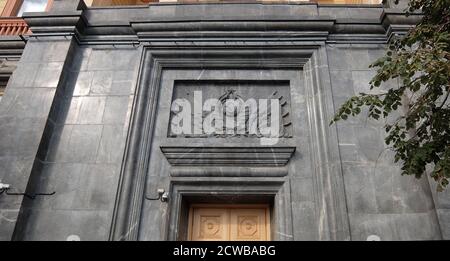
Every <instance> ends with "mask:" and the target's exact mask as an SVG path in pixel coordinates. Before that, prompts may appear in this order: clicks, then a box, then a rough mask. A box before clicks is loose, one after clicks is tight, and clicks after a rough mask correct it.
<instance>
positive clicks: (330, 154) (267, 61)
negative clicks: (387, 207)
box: [110, 42, 349, 240]
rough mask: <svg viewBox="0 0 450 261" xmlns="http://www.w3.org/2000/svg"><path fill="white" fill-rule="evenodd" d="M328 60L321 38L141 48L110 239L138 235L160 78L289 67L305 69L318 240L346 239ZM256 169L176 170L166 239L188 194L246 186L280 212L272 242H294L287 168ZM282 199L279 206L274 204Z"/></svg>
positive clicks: (171, 183) (229, 192)
mask: <svg viewBox="0 0 450 261" xmlns="http://www.w3.org/2000/svg"><path fill="white" fill-rule="evenodd" d="M327 64H328V62H327V54H326V52H325V49H324V45H323V44H321V43H318V42H309V43H308V42H305V44H302V45H285V46H280V45H279V44H278V45H277V46H275V47H274V46H270V45H265V46H257V45H252V44H248V43H244V45H240V46H235V45H234V46H227V44H226V43H224V44H223V45H219V46H196V47H195V46H191V47H186V48H179V47H170V46H165V47H155V46H144V47H143V48H142V58H141V68H140V74H139V81H138V86H137V87H138V88H137V90H136V92H137V93H136V100H135V102H134V104H133V112H132V116H131V117H132V122H131V127H130V129H129V134H128V143H127V147H126V152H125V159H124V163H123V167H122V173H121V178H120V186H119V190H118V196H117V199H116V205H115V211H114V217H113V222H112V227H111V233H110V239H111V240H138V239H139V231H140V227H141V226H142V224H141V220H142V216H143V213H142V210H143V204H144V194H145V191H146V190H147V189H146V187H147V185H146V184H147V179H148V175H149V169H150V163H149V160H150V157H151V155H150V151H151V150H150V148H151V146H152V142H153V133H154V130H155V122H156V116H157V110H158V98H159V91H160V89H162V88H164V86H163V84H164V83H162V82H161V79H162V75H163V73H164V72H167V71H170V70H173V69H183V70H195V69H197V70H198V69H201V70H204V69H208V70H214V69H222V70H223V69H232V70H268V69H271V70H284V69H286V70H295V71H297V72H298V73H300V75H301V77H302V80H303V84H304V88H305V98H306V104H307V115H304V116H305V117H307V122H308V128H309V130H308V131H309V134H310V135H309V138H310V146H311V148H310V149H309V151H311V155H310V157H311V160H312V163H311V164H312V166H313V172H314V173H313V177H314V184H315V185H314V189H313V190H314V197H315V204H316V207H315V208H316V209H317V210H319V211H318V212H319V216H317V219H318V221H317V223H318V227H317V228H315V229H317V230H318V234H319V235H318V238H319V239H321V240H345V239H349V228H348V217H347V212H346V204H345V195H344V188H343V181H342V173H341V171H342V170H341V166H340V160H339V150H338V141H337V133H336V129H335V128H334V127H331V128H330V127H329V126H328V125H329V120H330V119H329V118H328V117H329V115H332V113H333V111H334V108H333V106H332V105H333V101H332V97H331V84H330V77H329V71H328V66H327ZM290 80H294V79H290ZM297 80H298V79H297ZM275 169H276V168H275ZM259 170H263V171H260V172H259V173H256V174H255V173H250V174H244V175H242V173H240V174H230V176H231V177H226V178H223V177H222V178H221V177H220V175H223V173H221V174H220V175H219V176H218V177H215V178H214V179H211V177H208V176H207V175H206V176H204V175H203V174H204V173H203V174H202V171H201V170H199V169H195V168H194V170H192V172H189V170H188V171H187V172H186V171H184V172H183V171H180V172H178V173H177V172H176V171H175V173H171V174H170V177H169V179H170V181H169V182H168V183H169V187H170V193H171V197H170V201H169V203H168V207H167V212H168V213H166V214H165V216H166V218H165V223H164V225H163V227H164V229H165V230H166V232H164V233H163V234H165V235H166V236H165V237H166V238H165V239H168V240H177V238H178V235H177V233H178V230H179V229H178V227H177V226H178V224H179V223H180V222H179V220H178V218H179V217H180V211H181V205H182V202H183V196H194V194H195V195H197V196H199V195H203V196H207V195H208V194H217V193H218V192H219V194H221V193H222V195H223V196H224V197H227V196H230V195H233V194H234V195H237V194H245V193H246V192H244V191H247V192H248V191H254V193H250V194H251V195H253V196H255V195H260V196H269V197H271V198H273V199H275V200H274V202H275V206H274V211H275V213H278V214H276V216H275V225H274V226H275V228H274V229H276V230H277V231H278V232H279V233H278V234H279V235H284V236H280V237H277V236H276V235H275V240H292V229H293V228H292V215H291V213H290V211H291V209H292V206H291V202H290V199H289V195H290V193H289V192H288V191H286V190H288V189H289V187H290V186H289V179H288V178H287V176H286V175H287V173H284V174H283V173H282V174H281V175H280V174H279V173H278V174H276V173H277V172H276V171H275V172H274V173H275V175H274V174H270V170H269V171H267V169H265V168H260V169H259ZM250 172H251V171H250ZM180 173H181V174H180ZM198 173H200V176H198ZM177 175H178V176H177ZM202 175H203V177H202ZM277 175H278V176H277ZM192 177H195V178H192ZM213 183H214V184H213ZM199 184H200V185H199ZM203 185H204V186H203ZM212 188H213V189H214V191H213V190H212ZM280 199H281V200H280ZM277 204H278V205H279V206H280V207H277ZM281 206H282V207H281ZM277 216H278V217H277ZM161 239H163V238H161Z"/></svg>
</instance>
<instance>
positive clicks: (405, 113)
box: [332, 0, 450, 191]
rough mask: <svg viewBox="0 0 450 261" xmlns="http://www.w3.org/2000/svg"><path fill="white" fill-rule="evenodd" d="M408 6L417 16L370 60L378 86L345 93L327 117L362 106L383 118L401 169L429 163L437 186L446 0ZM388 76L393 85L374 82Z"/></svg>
mask: <svg viewBox="0 0 450 261" xmlns="http://www.w3.org/2000/svg"><path fill="white" fill-rule="evenodd" d="M413 12H416V13H417V12H421V13H422V14H423V19H422V20H421V22H419V23H418V24H417V26H415V27H414V28H412V29H411V30H410V31H409V32H408V33H407V34H406V35H405V36H404V37H401V38H397V39H395V40H394V41H393V42H392V43H391V44H390V46H389V50H388V51H387V53H386V55H385V56H384V57H382V58H380V59H378V60H377V61H376V62H375V63H373V64H372V65H371V67H374V68H377V73H376V75H375V76H374V78H373V79H372V80H371V82H370V89H371V90H373V91H374V90H375V89H378V90H379V92H376V93H377V94H373V91H372V92H371V93H360V94H359V95H357V96H354V97H351V98H350V99H349V100H348V101H346V102H345V103H344V104H343V105H342V106H341V107H340V109H339V110H338V111H337V113H336V115H335V117H334V119H333V121H332V123H334V122H336V121H338V120H346V119H347V118H348V117H349V116H356V115H358V114H360V113H361V109H362V108H363V107H366V108H368V117H369V118H372V119H375V120H381V119H384V120H385V121H386V122H387V123H386V125H385V131H386V134H387V136H386V139H385V142H386V144H387V145H389V146H390V148H391V149H393V150H394V152H395V161H396V162H401V164H402V175H414V176H415V177H417V178H420V177H422V176H423V173H425V170H426V168H427V166H430V167H431V168H432V172H431V177H433V178H434V180H435V181H436V182H437V189H438V191H442V190H443V189H444V188H445V187H446V186H447V185H448V184H449V179H450V102H449V99H448V98H449V93H450V83H449V79H450V62H449V60H450V54H449V46H450V0H411V1H410V2H409V5H408V10H407V15H411V14H412V13H413ZM392 79H396V80H397V81H398V82H399V84H398V85H397V87H392V88H380V87H381V86H382V83H383V82H386V81H388V80H392ZM394 115H400V116H398V117H395V119H393V117H394Z"/></svg>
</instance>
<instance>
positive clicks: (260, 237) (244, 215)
mask: <svg viewBox="0 0 450 261" xmlns="http://www.w3.org/2000/svg"><path fill="white" fill-rule="evenodd" d="M266 227H267V224H266V210H265V209H232V210H231V212H230V240H233V241H243V240H244V241H264V240H268V238H267V231H266Z"/></svg>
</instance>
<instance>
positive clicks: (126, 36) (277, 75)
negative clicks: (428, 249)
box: [0, 0, 450, 240]
mask: <svg viewBox="0 0 450 261" xmlns="http://www.w3.org/2000/svg"><path fill="white" fill-rule="evenodd" d="M74 2H75V1H66V0H60V1H56V0H55V7H54V10H53V11H51V12H50V13H28V14H26V15H25V19H26V21H27V23H28V24H29V25H30V27H31V30H32V31H33V35H31V36H30V37H29V38H28V39H27V43H26V46H25V49H24V51H23V54H21V58H20V61H19V62H18V63H17V69H16V70H15V71H14V74H13V75H12V77H11V79H10V81H9V83H8V87H7V89H6V94H5V96H4V97H3V99H2V100H1V102H0V181H1V182H2V183H7V184H11V187H12V189H11V191H14V192H24V191H26V192H27V193H28V194H34V193H43V192H53V191H55V192H56V193H55V194H54V195H52V196H39V197H36V199H34V200H32V199H29V198H27V197H23V196H7V195H5V194H3V195H0V240H66V239H67V238H68V237H69V236H71V235H76V236H78V237H79V238H80V239H81V240H166V239H168V240H178V239H181V240H182V239H185V238H184V236H185V233H186V231H185V229H184V228H183V222H185V221H183V216H185V215H186V210H185V208H186V204H188V203H191V202H205V201H208V202H209V201H214V202H237V203H239V202H261V201H263V202H266V203H270V204H272V208H273V210H272V211H273V217H274V221H273V227H274V228H273V231H272V234H273V237H274V239H275V240H366V239H367V238H368V237H369V236H370V235H377V236H379V237H380V238H381V240H434V239H450V194H449V193H450V192H448V191H447V192H444V193H436V192H435V188H434V187H433V182H432V181H430V182H429V181H428V180H427V179H422V180H415V179H413V178H411V177H402V176H400V174H399V173H400V171H399V168H398V166H397V165H395V164H394V163H393V160H392V155H391V153H390V152H389V151H388V150H386V148H385V147H384V142H383V135H384V132H383V128H382V126H383V122H378V121H371V120H367V119H366V117H364V115H362V116H361V117H358V118H354V119H349V120H348V121H346V122H340V123H338V124H337V126H335V125H333V126H329V124H328V123H329V121H330V118H331V117H332V115H333V113H334V110H335V108H337V107H338V106H339V105H340V104H341V103H342V102H343V101H344V100H345V99H346V98H348V97H349V96H351V95H353V94H355V93H359V92H362V91H368V82H369V80H370V78H371V76H372V75H373V73H374V72H373V71H372V70H371V69H369V68H368V65H369V64H370V63H371V62H373V61H374V60H375V59H376V58H377V57H379V56H381V55H383V53H384V51H385V47H386V44H387V42H388V41H389V39H390V38H391V37H392V36H393V35H395V34H402V33H404V32H405V30H407V29H408V28H410V26H412V25H413V24H414V23H415V22H416V21H417V19H419V17H418V16H411V17H409V18H405V17H404V16H403V15H402V10H400V9H392V8H385V7H383V6H381V5H380V6H335V5H319V6H318V5H317V4H273V3H268V4H262V3H233V4H153V5H150V6H140V7H115V8H86V7H85V6H84V5H83V4H74ZM5 41H6V40H4V39H3V40H2V39H0V42H2V43H5ZM11 41H12V40H11ZM15 43H16V44H19V45H20V41H18V40H17V39H16V42H15ZM5 44H9V45H11V42H9V43H5ZM3 53H4V52H2V54H3ZM5 55H6V54H5ZM183 81H184V82H194V83H199V85H201V84H200V83H201V81H203V82H208V83H209V84H215V83H216V82H217V81H222V82H239V81H243V82H250V83H251V84H254V86H253V87H249V88H254V91H255V92H257V91H258V86H257V85H258V84H266V85H267V84H269V85H270V84H271V83H274V82H277V83H280V82H287V83H289V90H290V103H291V111H290V114H291V117H292V119H291V120H292V126H293V135H292V137H291V138H283V139H281V140H280V143H279V144H277V145H276V146H273V147H269V149H270V151H271V153H272V154H271V155H273V158H276V159H283V157H284V159H287V160H289V161H287V160H286V161H276V160H274V161H267V162H262V161H261V160H260V157H261V156H260V155H261V153H264V149H267V148H264V146H260V145H259V143H258V140H257V139H255V138H251V137H246V138H233V137H223V138H216V139H212V138H195V137H194V138H176V137H175V138H173V137H169V136H168V126H169V117H170V102H171V101H172V94H173V88H174V86H175V85H176V84H180V82H181V84H182V83H183ZM389 84H397V83H396V82H390V83H389ZM206 85H207V84H205V86H206ZM275 85H276V84H275ZM230 149H231V155H232V154H234V153H240V155H242V161H241V163H239V164H238V163H236V162H237V161H235V159H233V158H232V157H231V158H230V157H229V156H226V155H230V154H226V153H230V152H229V151H230ZM170 155H178V156H177V157H180V158H182V157H186V155H187V157H188V158H189V157H192V158H193V159H194V160H192V161H188V162H187V163H186V162H183V164H181V165H180V164H179V162H180V161H176V160H175V161H174V160H171V158H170ZM180 155H181V156H180ZM211 155H214V157H216V159H219V160H216V161H210V160H208V159H209V157H211ZM223 155H225V156H223ZM286 155H287V156H286ZM286 157H287V158H286ZM159 188H163V189H165V190H166V191H168V192H169V201H168V202H160V201H149V200H146V199H145V196H147V197H154V196H155V195H156V194H157V193H156V191H157V189H159Z"/></svg>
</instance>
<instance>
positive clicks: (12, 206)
mask: <svg viewBox="0 0 450 261" xmlns="http://www.w3.org/2000/svg"><path fill="white" fill-rule="evenodd" d="M80 2H82V1H73V0H55V3H54V4H55V5H54V9H53V11H56V10H57V11H58V12H62V11H64V12H67V19H68V21H71V22H67V20H66V21H64V22H61V20H64V19H66V18H65V17H64V16H63V17H61V15H59V17H60V18H62V19H61V20H59V21H58V20H55V19H52V18H51V17H50V16H51V14H49V13H39V14H36V13H33V17H32V18H29V17H26V16H25V17H24V18H25V20H26V21H27V23H28V24H29V25H30V27H31V30H33V26H34V25H42V21H44V22H48V23H49V24H48V26H47V27H45V28H47V31H46V32H45V33H46V34H45V35H40V36H39V37H35V36H36V35H38V34H33V35H31V36H30V37H29V40H28V42H27V44H26V46H25V49H24V52H23V54H22V57H21V60H20V62H19V63H18V65H17V69H16V70H15V72H14V73H13V75H12V76H11V79H10V80H9V83H8V85H7V88H6V92H5V95H4V97H3V98H2V101H1V103H0V182H1V183H6V184H10V186H11V189H10V192H16V193H23V192H26V193H29V194H33V193H37V192H41V191H36V190H39V189H38V188H33V186H32V184H33V182H32V181H30V180H31V179H32V178H33V173H39V172H40V171H39V168H40V166H41V157H40V155H42V153H45V150H46V146H47V143H48V140H49V137H48V136H50V134H51V133H52V120H51V117H52V116H51V115H52V111H57V101H58V99H55V97H56V95H57V93H58V92H61V91H60V89H61V88H64V82H65V81H64V77H65V75H66V72H67V71H68V70H69V69H70V67H71V66H73V65H72V64H73V61H72V57H73V54H74V49H75V48H76V43H75V41H74V40H72V35H73V33H70V32H68V31H67V25H68V23H73V28H75V24H76V23H77V21H78V20H77V19H79V16H80V15H81V13H80V12H79V11H78V12H76V9H75V8H77V7H79V4H80ZM34 21H37V22H34ZM59 23H62V24H59ZM38 31H39V30H36V32H38ZM61 31H63V32H64V34H65V35H64V36H60V35H61ZM53 113H55V112H53ZM27 200H30V199H27V198H26V197H24V196H8V195H6V193H4V194H2V195H1V196H0V240H2V241H5V240H12V239H13V238H14V231H15V230H16V229H17V228H16V224H17V220H18V217H19V214H20V213H21V212H22V211H23V209H24V205H26V203H27Z"/></svg>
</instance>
